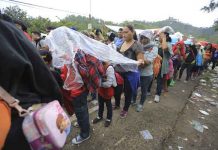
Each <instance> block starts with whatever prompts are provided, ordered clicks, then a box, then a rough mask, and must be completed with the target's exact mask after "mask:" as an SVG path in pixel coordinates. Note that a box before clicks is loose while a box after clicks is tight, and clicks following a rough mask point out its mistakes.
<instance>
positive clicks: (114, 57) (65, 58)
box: [46, 27, 138, 90]
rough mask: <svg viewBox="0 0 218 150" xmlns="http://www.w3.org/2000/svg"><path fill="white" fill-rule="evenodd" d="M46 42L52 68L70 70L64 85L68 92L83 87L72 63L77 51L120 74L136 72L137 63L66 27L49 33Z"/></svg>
mask: <svg viewBox="0 0 218 150" xmlns="http://www.w3.org/2000/svg"><path fill="white" fill-rule="evenodd" d="M46 42H47V44H48V46H49V49H50V51H51V52H52V57H53V66H54V67H56V68H61V67H63V66H64V65H67V66H68V69H70V72H69V73H68V75H67V79H66V81H65V83H64V88H65V89H68V90H71V89H78V88H80V87H82V85H83V81H82V78H81V76H80V74H79V73H78V70H77V68H76V66H75V63H74V58H75V54H76V52H77V50H78V49H81V50H82V51H84V52H85V53H87V54H90V55H92V56H94V57H96V58H98V59H99V60H101V61H108V62H110V63H111V64H112V65H113V66H116V69H117V71H120V72H127V71H136V70H137V68H138V62H137V61H134V60H131V59H128V58H126V57H124V56H123V55H122V54H120V53H118V52H117V51H116V50H114V49H112V48H110V47H109V46H107V45H105V44H104V43H101V42H99V41H96V40H93V39H91V38H89V37H87V36H85V35H83V34H82V33H80V32H77V31H74V30H72V29H70V28H67V27H59V28H57V29H55V30H53V31H51V32H50V33H49V35H48V36H47V37H46Z"/></svg>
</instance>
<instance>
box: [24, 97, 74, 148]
mask: <svg viewBox="0 0 218 150" xmlns="http://www.w3.org/2000/svg"><path fill="white" fill-rule="evenodd" d="M70 127H71V123H70V119H69V117H68V116H67V114H66V113H65V112H64V110H63V109H62V107H61V106H60V104H59V102H58V101H56V100H55V101H53V102H50V103H48V104H46V105H45V106H43V107H42V108H40V109H39V110H37V111H35V112H32V113H30V114H29V115H27V116H26V117H25V119H24V121H23V132H24V135H25V137H26V139H27V141H28V142H29V144H30V146H31V148H32V149H33V150H43V149H49V150H59V149H61V148H62V147H63V146H64V144H65V141H66V139H67V135H68V134H69V132H70Z"/></svg>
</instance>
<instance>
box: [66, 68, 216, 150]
mask: <svg viewBox="0 0 218 150" xmlns="http://www.w3.org/2000/svg"><path fill="white" fill-rule="evenodd" d="M202 79H204V80H205V81H206V83H205V81H204V82H203V83H202V82H200V80H201V81H202ZM202 84H203V85H202ZM205 84H206V85H205ZM153 89H154V88H153ZM193 92H195V93H196V92H197V93H199V94H200V96H202V97H196V96H195V97H193V96H192V95H193ZM152 95H153V96H149V97H148V98H147V100H146V102H145V105H144V109H143V112H136V111H135V107H133V106H131V107H130V109H129V113H128V116H127V118H125V119H121V118H120V116H119V114H120V110H115V111H113V122H112V124H111V126H110V127H108V128H105V127H104V121H102V122H100V123H99V124H96V125H93V124H92V123H91V130H92V131H91V138H90V139H89V140H88V141H86V142H84V143H82V144H80V145H78V146H75V145H72V144H71V139H72V138H73V137H74V136H75V135H76V134H77V133H78V132H79V129H78V128H75V127H73V128H72V132H71V135H70V136H69V138H68V140H67V142H66V145H65V147H64V148H63V149H64V150H70V149H74V150H125V149H126V150H179V149H181V150H182V149H184V150H218V140H217V139H218V106H214V105H211V104H210V103H209V101H213V102H217V103H218V70H216V72H211V71H210V72H207V73H204V75H202V76H201V77H200V78H198V79H197V80H195V81H190V82H189V83H184V82H183V81H177V82H176V85H175V86H174V87H173V88H169V92H168V93H166V94H164V95H162V96H161V101H160V103H154V102H153V99H154V91H153V94H152ZM198 96H199V95H198ZM191 97H192V98H191ZM205 99H206V100H205ZM122 104H123V100H122ZM91 106H92V105H90V109H91ZM92 107H93V106H92ZM200 109H201V110H204V111H207V112H208V113H209V115H208V116H206V115H203V114H201V113H200V112H199V110H200ZM96 114H97V112H93V113H91V114H90V121H91V120H93V119H94V118H95V117H96ZM202 118H204V119H202ZM192 120H196V121H199V122H200V123H201V124H203V125H206V126H207V127H208V128H209V129H204V131H203V133H201V132H199V131H197V130H195V129H194V128H193V126H192V125H191V123H190V122H191V121H192ZM142 130H148V131H150V133H151V135H152V136H153V139H152V140H145V139H144V138H143V137H142V136H141V134H140V133H139V132H140V131H142Z"/></svg>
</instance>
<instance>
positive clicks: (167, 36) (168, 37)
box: [164, 32, 172, 42]
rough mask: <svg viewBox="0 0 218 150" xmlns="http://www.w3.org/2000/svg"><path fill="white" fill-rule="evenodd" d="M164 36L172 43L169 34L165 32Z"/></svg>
mask: <svg viewBox="0 0 218 150" xmlns="http://www.w3.org/2000/svg"><path fill="white" fill-rule="evenodd" d="M164 34H165V35H166V41H167V42H172V39H171V37H170V34H169V33H168V32H164Z"/></svg>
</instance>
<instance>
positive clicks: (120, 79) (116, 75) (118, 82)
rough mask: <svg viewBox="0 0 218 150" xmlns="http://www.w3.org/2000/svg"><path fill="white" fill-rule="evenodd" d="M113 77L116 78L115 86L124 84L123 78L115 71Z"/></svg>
mask: <svg viewBox="0 0 218 150" xmlns="http://www.w3.org/2000/svg"><path fill="white" fill-rule="evenodd" d="M114 71H115V70H114ZM115 77H116V81H117V85H123V83H124V80H123V77H122V76H121V75H120V74H119V73H118V72H116V71H115Z"/></svg>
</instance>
